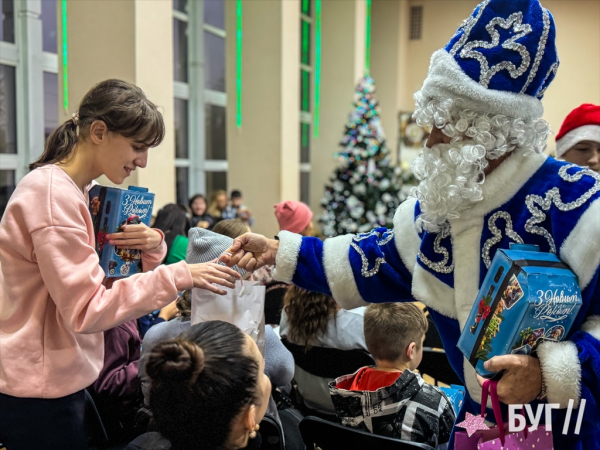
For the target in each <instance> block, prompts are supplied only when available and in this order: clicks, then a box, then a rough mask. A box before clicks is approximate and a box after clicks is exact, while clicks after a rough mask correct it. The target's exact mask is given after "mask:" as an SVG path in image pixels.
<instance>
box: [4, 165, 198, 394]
mask: <svg viewBox="0 0 600 450" xmlns="http://www.w3.org/2000/svg"><path fill="white" fill-rule="evenodd" d="M165 253H166V245H165V244H164V241H163V243H162V244H161V246H160V247H158V248H157V249H156V250H153V251H151V252H145V253H143V254H142V261H143V267H144V269H145V270H151V271H150V272H147V273H140V274H137V275H133V276H131V277H129V278H124V279H120V280H117V281H115V282H114V284H113V285H112V287H111V288H110V289H107V288H106V287H105V286H103V284H102V282H103V280H104V271H103V270H102V269H101V268H100V266H99V264H98V263H99V261H98V256H97V255H96V251H95V250H94V229H93V225H92V218H91V215H90V213H89V210H88V199H87V196H86V195H84V193H83V192H82V191H81V190H80V189H79V188H78V187H77V185H76V184H75V183H74V182H73V180H72V179H71V178H70V177H69V176H68V175H67V173H66V172H65V171H64V170H62V169H61V168H59V167H57V166H55V165H48V166H44V167H41V168H39V169H36V170H34V171H32V172H31V173H29V174H28V175H27V176H25V177H24V178H23V179H22V180H21V182H20V183H19V185H18V186H17V188H16V190H15V192H14V193H13V195H12V197H11V199H10V201H9V202H8V206H7V208H6V211H5V213H4V216H3V217H2V221H1V222H0V393H3V394H7V395H12V396H15V397H35V398H58V397H63V396H66V395H69V394H72V393H74V392H77V391H79V390H81V389H84V388H86V387H88V386H89V385H91V384H92V383H93V382H94V381H95V380H96V378H97V377H98V374H99V373H100V370H101V369H102V366H103V362H104V338H103V333H102V332H103V331H104V330H108V329H109V328H112V327H115V326H117V325H119V324H121V323H123V322H126V321H128V320H131V319H135V318H137V317H140V316H143V315H144V314H147V313H149V312H151V311H153V310H155V309H158V308H161V307H163V306H165V305H166V304H168V303H169V302H171V301H173V300H174V299H175V298H176V297H177V293H178V291H181V290H184V289H189V288H191V287H193V283H192V277H191V274H190V271H189V269H188V268H187V266H186V264H185V263H184V262H179V263H177V264H173V265H170V266H159V264H160V262H161V261H162V259H163V258H164V256H165ZM152 269H154V270H152Z"/></svg>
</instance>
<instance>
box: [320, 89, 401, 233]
mask: <svg viewBox="0 0 600 450" xmlns="http://www.w3.org/2000/svg"><path fill="white" fill-rule="evenodd" d="M340 146H341V147H343V150H342V151H340V152H337V153H335V157H336V158H338V159H339V160H340V161H341V162H342V164H341V165H340V166H339V167H338V168H337V169H336V170H335V172H334V174H333V176H332V177H331V179H330V184H329V185H327V186H326V187H325V196H324V197H323V199H322V200H321V205H322V206H323V208H324V209H325V211H324V213H323V214H322V216H321V218H320V220H319V222H320V223H321V224H322V225H323V233H324V234H325V235H327V236H336V235H339V234H347V233H356V232H366V231H370V230H372V229H373V228H377V227H387V228H393V225H392V220H393V218H394V213H395V211H396V208H397V207H398V205H399V204H400V203H401V202H402V201H404V200H405V199H406V196H407V192H406V191H405V190H404V191H403V190H402V185H403V178H404V177H403V176H402V173H401V170H400V167H398V166H394V165H392V164H391V160H390V152H389V150H388V148H387V147H386V145H385V136H384V134H383V128H382V126H381V120H380V117H379V108H378V104H377V100H375V84H374V81H373V79H372V78H371V77H365V78H363V79H362V80H360V82H359V83H358V87H357V88H356V93H355V98H354V110H353V111H352V112H351V113H350V117H349V119H348V123H347V124H346V132H345V134H344V138H343V139H342V142H341V143H340Z"/></svg>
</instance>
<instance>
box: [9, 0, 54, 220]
mask: <svg viewBox="0 0 600 450" xmlns="http://www.w3.org/2000/svg"><path fill="white" fill-rule="evenodd" d="M17 5H18V6H19V7H18V14H16V11H17V7H16V6H17ZM57 9H58V8H57V2H56V1H46V0H29V1H26V2H25V1H20V0H0V168H1V169H0V216H1V214H3V213H4V210H5V208H6V204H7V202H8V199H9V197H10V195H11V194H12V192H13V191H14V188H15V186H16V184H17V183H18V182H19V180H20V179H21V178H23V177H24V176H25V174H26V173H27V172H28V165H29V163H31V162H32V161H34V160H35V159H37V157H38V155H40V154H41V153H42V151H43V146H44V142H45V137H47V136H48V135H49V134H50V132H51V131H52V130H53V129H54V128H55V127H56V126H57V125H58V108H59V106H58V105H59V102H58V75H57V74H58V56H57V54H56V52H57V48H58V41H57V30H58V29H59V26H58V14H59V11H58V10H57ZM16 30H19V32H18V33H17V32H16ZM42 105H43V106H42Z"/></svg>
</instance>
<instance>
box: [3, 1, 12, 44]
mask: <svg viewBox="0 0 600 450" xmlns="http://www.w3.org/2000/svg"><path fill="white" fill-rule="evenodd" d="M0 2H1V3H0V8H1V10H0V41H4V42H13V43H14V42H15V8H14V3H13V0H0Z"/></svg>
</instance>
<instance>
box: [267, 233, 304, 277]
mask: <svg viewBox="0 0 600 450" xmlns="http://www.w3.org/2000/svg"><path fill="white" fill-rule="evenodd" d="M278 236H279V250H277V256H276V257H275V270H274V271H273V279H275V280H277V281H281V282H283V283H291V282H292V278H294V272H296V264H297V263H298V255H299V254H300V246H301V245H302V236H301V235H299V234H295V233H290V232H289V231H280V232H279V235H278Z"/></svg>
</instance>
